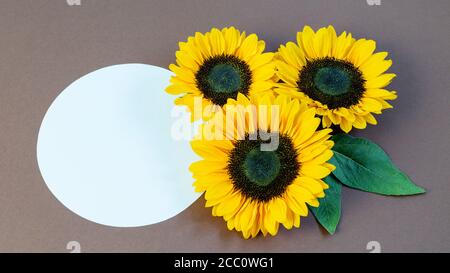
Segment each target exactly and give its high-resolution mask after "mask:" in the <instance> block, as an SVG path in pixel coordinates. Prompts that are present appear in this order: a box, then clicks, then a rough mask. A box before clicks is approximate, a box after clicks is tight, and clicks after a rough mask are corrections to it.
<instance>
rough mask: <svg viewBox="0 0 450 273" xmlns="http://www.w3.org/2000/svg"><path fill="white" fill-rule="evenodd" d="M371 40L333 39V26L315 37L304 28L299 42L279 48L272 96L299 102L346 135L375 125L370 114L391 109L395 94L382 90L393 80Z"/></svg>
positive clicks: (386, 62) (348, 36) (343, 36)
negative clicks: (284, 95)
mask: <svg viewBox="0 0 450 273" xmlns="http://www.w3.org/2000/svg"><path fill="white" fill-rule="evenodd" d="M374 51H375V41H373V40H366V39H359V40H355V39H354V38H352V35H351V34H350V33H348V34H347V33H346V32H343V33H342V34H340V35H339V36H337V34H336V31H335V30H334V28H333V27H332V26H329V27H327V28H321V29H319V30H318V31H317V32H314V31H313V30H312V29H311V28H310V27H308V26H306V27H305V28H304V29H303V31H301V32H298V33H297V43H293V42H288V43H287V44H286V45H282V46H281V47H280V48H279V49H278V52H277V55H276V67H277V76H278V77H279V78H280V79H281V81H282V82H281V83H280V84H279V86H278V88H277V89H276V91H277V92H278V93H280V94H288V95H289V96H292V97H296V98H299V99H301V100H303V101H305V102H306V103H307V104H308V106H310V107H313V108H315V109H316V111H317V114H318V115H320V116H321V117H322V124H323V126H324V127H330V126H331V125H332V124H334V125H338V126H340V128H341V129H342V130H343V131H344V132H349V131H350V130H351V129H352V128H353V127H355V128H358V129H363V128H365V127H366V126H367V123H369V124H376V123H377V121H376V120H375V118H374V116H373V114H381V111H382V110H384V109H386V108H392V106H391V105H390V104H389V103H388V102H386V101H387V100H393V99H396V98H397V95H396V92H395V91H387V90H385V89H384V88H385V87H386V86H387V85H388V84H389V83H390V82H391V80H392V79H393V78H394V77H395V74H386V73H385V72H386V70H387V69H388V68H389V67H390V66H391V65H392V61H391V60H386V59H385V58H386V57H387V53H386V52H379V53H374Z"/></svg>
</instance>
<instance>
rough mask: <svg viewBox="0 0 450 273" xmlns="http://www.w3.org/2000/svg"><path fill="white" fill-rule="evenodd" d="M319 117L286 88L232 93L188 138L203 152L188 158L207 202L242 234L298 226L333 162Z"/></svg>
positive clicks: (319, 193) (319, 194)
mask: <svg viewBox="0 0 450 273" xmlns="http://www.w3.org/2000/svg"><path fill="white" fill-rule="evenodd" d="M319 125H320V119H319V118H317V117H316V116H315V109H314V108H308V107H307V105H306V103H301V102H299V101H298V100H293V99H290V98H289V97H287V96H284V95H280V96H278V97H276V98H275V96H273V95H272V94H267V95H263V96H261V95H260V96H256V95H254V96H250V98H247V97H246V96H244V95H242V94H238V96H237V98H236V99H229V100H228V102H227V104H226V105H225V106H224V111H222V112H217V113H216V114H215V115H214V116H213V117H212V118H211V119H209V120H208V122H207V123H205V124H203V125H202V126H201V127H200V134H199V135H198V136H197V138H196V139H194V140H193V141H192V142H191V146H192V148H193V150H194V151H195V152H196V153H197V154H198V155H200V156H201V157H202V159H201V160H200V161H198V162H195V163H192V165H191V166H190V170H191V172H192V174H193V177H194V179H195V182H194V184H193V185H194V187H195V189H196V191H198V192H205V199H206V207H212V214H213V215H214V216H221V217H223V218H224V219H225V221H226V222H227V226H228V229H229V230H233V229H235V230H237V231H239V232H242V234H243V236H244V238H249V237H255V236H256V235H257V234H258V233H260V232H261V233H262V234H263V235H264V236H265V235H267V234H271V235H275V234H277V232H278V228H279V225H280V224H282V225H283V226H284V227H285V228H287V229H291V228H292V227H299V226H300V217H301V216H307V215H308V207H307V205H310V206H314V207H317V206H318V205H319V202H318V198H321V197H324V196H325V193H324V190H325V189H327V188H328V186H327V184H325V183H324V182H323V181H322V178H324V177H326V176H327V175H329V174H330V172H331V171H332V170H333V169H334V166H333V165H331V164H329V163H327V161H328V160H329V159H330V158H331V157H332V156H333V152H332V151H331V148H332V146H333V142H332V141H331V140H329V138H330V132H331V129H322V130H318V127H319Z"/></svg>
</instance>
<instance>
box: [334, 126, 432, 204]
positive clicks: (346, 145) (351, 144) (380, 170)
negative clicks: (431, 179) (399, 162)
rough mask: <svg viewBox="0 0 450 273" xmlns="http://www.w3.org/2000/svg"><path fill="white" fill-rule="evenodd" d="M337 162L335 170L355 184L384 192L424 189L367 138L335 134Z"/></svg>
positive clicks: (412, 191)
mask: <svg viewBox="0 0 450 273" xmlns="http://www.w3.org/2000/svg"><path fill="white" fill-rule="evenodd" d="M333 140H334V142H335V144H334V147H333V151H334V156H333V158H332V159H331V160H330V161H329V162H330V163H331V164H333V165H335V166H336V170H334V171H333V174H334V175H335V176H336V178H337V179H339V181H340V182H341V183H342V184H344V185H347V186H349V187H352V188H356V189H360V190H363V191H368V192H373V193H379V194H384V195H412V194H420V193H424V192H425V190H424V189H423V188H421V187H418V186H416V185H415V184H414V183H413V182H412V181H411V180H410V179H409V178H408V176H406V175H405V174H404V173H403V172H401V171H400V170H399V169H398V168H397V167H395V166H394V164H393V163H392V161H391V160H390V159H389V157H388V155H387V154H386V153H385V152H384V151H383V150H382V149H381V148H380V147H379V146H378V145H377V144H375V143H373V142H372V141H370V140H367V139H363V138H355V137H351V136H350V135H346V134H341V135H336V136H333Z"/></svg>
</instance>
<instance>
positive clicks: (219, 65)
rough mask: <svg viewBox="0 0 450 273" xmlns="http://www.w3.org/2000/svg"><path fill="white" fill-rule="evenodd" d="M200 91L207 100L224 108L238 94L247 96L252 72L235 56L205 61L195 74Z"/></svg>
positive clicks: (218, 57) (212, 58) (217, 57)
mask: <svg viewBox="0 0 450 273" xmlns="http://www.w3.org/2000/svg"><path fill="white" fill-rule="evenodd" d="M195 79H196V84H197V87H198V89H199V90H200V91H201V92H202V93H203V96H204V97H205V98H206V99H209V100H210V101H212V102H213V103H214V104H217V105H220V106H223V105H225V103H226V102H227V100H228V99H230V98H231V99H236V97H237V94H238V93H242V94H244V95H247V94H248V92H249V88H250V85H251V84H252V72H251V71H250V67H249V66H248V65H247V63H246V62H244V61H243V60H241V59H239V58H238V57H236V56H233V55H218V56H214V57H210V58H209V59H207V60H205V61H204V62H203V64H202V65H201V66H200V68H199V70H198V71H197V73H196V74H195Z"/></svg>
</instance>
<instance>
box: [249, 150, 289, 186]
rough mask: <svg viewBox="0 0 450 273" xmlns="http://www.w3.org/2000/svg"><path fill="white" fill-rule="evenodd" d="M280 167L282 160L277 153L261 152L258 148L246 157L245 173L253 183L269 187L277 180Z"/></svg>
mask: <svg viewBox="0 0 450 273" xmlns="http://www.w3.org/2000/svg"><path fill="white" fill-rule="evenodd" d="M280 166H281V164H280V158H279V157H278V155H277V154H276V153H275V152H273V151H261V150H260V149H259V147H257V148H253V149H252V150H251V151H250V152H249V153H248V154H247V156H246V157H245V161H244V172H245V175H246V176H247V178H248V179H249V180H250V181H251V182H253V183H255V184H257V185H259V186H267V185H269V184H270V183H272V182H273V181H274V180H275V178H277V176H278V174H279V172H280Z"/></svg>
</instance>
